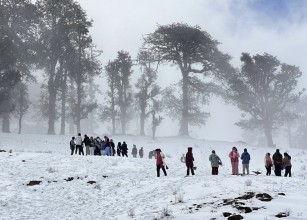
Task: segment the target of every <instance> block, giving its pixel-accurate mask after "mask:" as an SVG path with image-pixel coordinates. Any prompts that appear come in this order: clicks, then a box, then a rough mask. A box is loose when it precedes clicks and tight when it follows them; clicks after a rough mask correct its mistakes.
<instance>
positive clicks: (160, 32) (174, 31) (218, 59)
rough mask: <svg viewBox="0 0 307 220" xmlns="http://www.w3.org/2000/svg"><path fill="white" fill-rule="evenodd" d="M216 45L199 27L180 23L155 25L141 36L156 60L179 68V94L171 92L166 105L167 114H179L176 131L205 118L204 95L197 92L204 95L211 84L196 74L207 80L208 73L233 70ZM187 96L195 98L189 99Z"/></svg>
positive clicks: (196, 123) (223, 72) (228, 57)
mask: <svg viewBox="0 0 307 220" xmlns="http://www.w3.org/2000/svg"><path fill="white" fill-rule="evenodd" d="M217 46H218V42H217V41H216V40H214V39H212V37H211V36H210V35H209V34H208V33H207V32H205V31H202V30H201V29H200V27H198V26H196V27H192V26H189V25H187V24H182V23H174V24H170V25H164V26H158V28H157V29H156V30H155V32H153V33H151V34H149V35H148V36H147V37H146V38H145V39H144V48H146V49H148V50H150V51H153V52H154V53H155V55H156V56H157V57H159V58H160V61H162V62H163V61H165V62H171V63H172V64H173V65H176V66H177V67H178V68H179V70H180V72H181V75H182V80H181V82H180V84H178V85H180V86H181V89H180V92H181V94H180V96H175V95H174V94H171V95H172V97H173V98H176V99H174V100H172V105H170V107H169V109H170V111H169V113H170V114H172V113H174V112H176V113H177V114H180V115H179V117H180V118H181V119H180V130H179V133H180V135H185V136H188V135H189V124H194V125H200V124H204V122H205V120H203V119H204V117H205V116H206V113H204V112H202V110H201V108H200V106H199V104H205V103H204V102H203V101H206V100H207V99H206V98H202V97H201V96H202V95H205V97H207V95H208V94H209V93H210V92H212V91H211V90H212V89H215V86H214V87H213V88H212V84H209V85H207V83H206V82H204V81H203V80H202V79H201V78H200V76H205V77H206V78H207V82H208V79H209V78H210V77H211V76H216V77H219V76H220V75H221V74H223V75H224V74H227V73H228V72H231V71H233V69H232V68H231V66H230V65H229V60H230V56H228V55H227V54H223V53H222V52H220V51H219V50H218V48H217ZM191 90H193V91H192V92H191ZM196 92H197V94H195V93H196ZM192 93H193V94H192ZM191 95H193V96H191ZM191 97H193V98H192V99H194V100H196V99H197V102H192V99H191ZM176 117H178V115H177V116H176Z"/></svg>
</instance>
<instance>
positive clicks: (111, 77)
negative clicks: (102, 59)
mask: <svg viewBox="0 0 307 220" xmlns="http://www.w3.org/2000/svg"><path fill="white" fill-rule="evenodd" d="M118 71H119V68H118V65H117V62H116V60H114V61H109V62H108V64H107V65H106V66H105V75H106V77H107V85H108V90H107V95H106V99H105V102H104V103H103V105H102V108H101V109H102V110H101V119H102V121H109V120H111V124H112V134H113V135H114V134H115V133H116V118H117V116H118V115H119V109H118V104H117V103H118V91H117V89H116V84H117V79H118Z"/></svg>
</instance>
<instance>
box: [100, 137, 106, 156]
mask: <svg viewBox="0 0 307 220" xmlns="http://www.w3.org/2000/svg"><path fill="white" fill-rule="evenodd" d="M105 149H106V142H105V140H104V139H103V140H101V143H100V154H101V156H104V150H105Z"/></svg>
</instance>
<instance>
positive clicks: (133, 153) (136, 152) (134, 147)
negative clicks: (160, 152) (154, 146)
mask: <svg viewBox="0 0 307 220" xmlns="http://www.w3.org/2000/svg"><path fill="white" fill-rule="evenodd" d="M131 154H132V156H133V157H134V158H136V155H137V154H138V149H137V148H136V145H135V144H134V145H133V148H132V151H131Z"/></svg>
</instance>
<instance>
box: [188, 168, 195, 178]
mask: <svg viewBox="0 0 307 220" xmlns="http://www.w3.org/2000/svg"><path fill="white" fill-rule="evenodd" d="M190 170H191V174H192V175H194V170H193V167H187V176H189V175H190Z"/></svg>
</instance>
